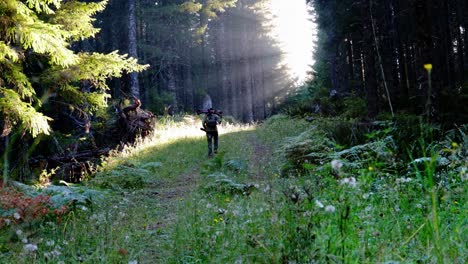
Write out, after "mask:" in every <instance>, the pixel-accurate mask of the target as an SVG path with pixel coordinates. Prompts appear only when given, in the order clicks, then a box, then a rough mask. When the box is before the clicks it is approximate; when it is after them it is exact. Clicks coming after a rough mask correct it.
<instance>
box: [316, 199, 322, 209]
mask: <svg viewBox="0 0 468 264" xmlns="http://www.w3.org/2000/svg"><path fill="white" fill-rule="evenodd" d="M315 205H316V206H317V207H319V208H323V207H324V205H323V203H322V202H320V201H319V200H315Z"/></svg>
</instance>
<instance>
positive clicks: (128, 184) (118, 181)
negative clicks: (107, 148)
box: [91, 165, 150, 190]
mask: <svg viewBox="0 0 468 264" xmlns="http://www.w3.org/2000/svg"><path fill="white" fill-rule="evenodd" d="M149 174H150V171H149V170H147V169H138V168H133V167H128V166H124V165H119V166H117V167H115V168H114V169H113V170H112V171H106V172H100V173H98V174H97V175H96V177H95V178H94V179H93V180H92V181H91V183H92V184H93V185H96V186H98V187H100V188H103V189H112V190H121V189H129V190H131V189H140V188H142V187H143V186H144V185H145V182H144V178H147V177H148V175H149Z"/></svg>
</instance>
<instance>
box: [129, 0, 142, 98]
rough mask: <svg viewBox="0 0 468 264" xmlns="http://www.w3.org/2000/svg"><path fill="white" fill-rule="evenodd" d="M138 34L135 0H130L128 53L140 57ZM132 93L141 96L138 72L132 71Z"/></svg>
mask: <svg viewBox="0 0 468 264" xmlns="http://www.w3.org/2000/svg"><path fill="white" fill-rule="evenodd" d="M136 34H137V27H136V17H135V0H128V54H129V55H130V56H131V57H133V58H138V54H137V36H136ZM130 93H131V94H132V95H133V96H135V97H137V98H140V88H139V86H138V73H136V72H131V73H130Z"/></svg>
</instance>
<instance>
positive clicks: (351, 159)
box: [0, 116, 468, 263]
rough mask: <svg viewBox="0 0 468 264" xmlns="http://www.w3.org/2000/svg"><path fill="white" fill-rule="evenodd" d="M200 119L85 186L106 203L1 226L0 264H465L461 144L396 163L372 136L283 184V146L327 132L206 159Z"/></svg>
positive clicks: (274, 128)
mask: <svg viewBox="0 0 468 264" xmlns="http://www.w3.org/2000/svg"><path fill="white" fill-rule="evenodd" d="M199 122H200V121H199V120H196V119H194V118H185V119H182V118H180V120H179V121H177V122H174V121H173V120H172V119H168V120H162V121H161V123H160V124H159V126H158V129H157V132H156V134H155V136H154V137H153V138H152V139H151V140H148V141H146V142H141V144H139V145H138V146H136V147H128V148H127V149H126V150H125V151H124V153H122V154H121V155H120V156H116V157H113V158H111V159H109V160H107V161H106V164H105V166H103V168H101V172H100V173H98V175H96V177H95V178H94V180H92V181H90V182H89V183H88V186H90V187H93V186H94V187H96V186H97V187H101V188H102V187H103V186H110V187H111V188H112V189H113V191H112V192H110V193H111V194H110V195H108V196H107V199H106V200H104V201H101V202H100V203H95V205H94V206H93V207H89V208H81V209H79V210H77V211H76V213H74V214H72V215H69V216H68V217H67V218H66V219H64V220H63V222H62V223H59V224H55V223H49V222H44V223H42V224H41V225H40V228H39V229H36V230H27V229H26V228H23V227H21V228H22V229H23V230H22V231H23V233H22V234H21V235H18V234H17V233H16V230H15V229H11V231H10V232H11V233H10V234H11V235H10V237H9V240H8V241H7V243H9V246H8V249H9V251H8V252H3V253H2V255H0V262H2V263H4V262H5V263H46V262H47V263H49V262H52V263H59V262H60V261H63V262H64V263H70V262H71V263H77V262H85V263H91V262H99V263H466V260H467V257H468V255H467V251H466V241H468V237H467V235H466V234H467V233H468V232H467V225H466V224H467V223H466V219H465V215H466V205H467V200H466V191H467V186H466V177H467V176H466V167H467V165H468V164H467V163H466V155H465V154H464V153H466V144H467V143H468V142H467V141H466V140H465V141H463V140H459V138H458V139H455V137H450V138H448V139H447V140H446V141H443V142H428V141H424V144H423V145H420V146H416V147H415V148H414V149H417V150H426V152H422V153H414V152H411V153H412V155H414V157H413V158H411V160H402V159H399V158H398V155H397V154H396V153H397V150H396V149H394V148H395V146H397V145H398V144H392V141H391V137H389V136H391V135H388V134H386V135H385V137H383V138H380V137H372V138H371V137H369V138H370V139H369V140H370V141H369V142H366V143H365V144H364V145H360V146H353V147H351V148H349V149H343V147H342V146H339V147H336V149H333V148H332V147H330V148H326V149H324V151H325V150H326V151H327V152H326V153H322V154H323V155H319V156H314V157H320V158H317V159H314V160H313V159H311V158H310V157H301V158H297V159H296V160H297V161H300V162H299V163H298V164H295V165H297V166H299V168H298V169H297V170H294V173H291V174H288V177H284V175H283V174H282V173H281V172H282V171H283V169H284V164H285V163H286V162H288V159H289V158H291V157H290V156H288V155H290V154H288V155H286V154H285V152H284V151H285V149H290V148H291V147H292V146H291V142H294V144H297V146H300V147H304V146H303V145H301V144H300V143H301V142H299V141H300V140H302V139H307V140H309V141H307V142H326V140H330V141H333V139H328V138H324V139H323V140H325V141H323V140H321V141H313V140H312V141H310V137H307V136H305V135H306V134H304V133H311V134H310V135H313V136H314V137H315V136H316V137H319V136H327V133H314V132H311V131H313V130H314V129H319V128H320V127H330V126H332V122H329V121H326V120H325V121H324V122H325V124H326V125H325V126H320V125H319V124H317V122H322V121H321V120H316V121H314V122H312V123H310V122H305V121H303V120H295V119H291V118H289V117H286V116H277V117H275V118H273V119H270V120H268V121H266V122H265V123H264V124H261V125H258V126H239V125H232V124H225V125H224V127H222V128H221V131H222V133H221V135H220V153H219V154H218V155H217V156H215V157H214V158H212V159H208V158H207V146H206V139H205V138H204V134H203V133H202V132H201V131H200V130H199V129H198V127H199ZM337 131H341V130H339V129H338V130H337ZM395 131H398V130H395ZM386 133H387V132H386ZM460 133H461V132H460ZM389 138H390V139H389ZM454 140H457V141H456V142H455V141H454ZM457 142H458V144H455V143H457ZM330 143H331V144H330V146H334V144H333V142H330ZM311 149H313V150H315V149H316V148H311ZM302 150H304V151H305V150H307V148H303V149H302ZM335 151H338V152H335ZM291 153H303V152H291ZM306 154H307V153H306ZM301 155H302V154H301ZM405 156H411V155H408V154H407V155H405ZM442 158H444V159H442ZM445 159H447V160H449V162H448V163H446V162H445ZM332 161H333V162H332ZM419 161H421V162H419ZM440 161H444V162H442V165H441V164H440ZM395 163H398V164H395ZM444 164H445V165H444ZM389 167H391V169H389ZM137 178H139V179H140V180H139V181H133V182H131V181H130V182H129V181H122V180H121V181H117V180H116V179H137ZM108 188H109V187H108ZM23 237H25V238H27V239H28V241H27V243H34V244H37V245H38V249H37V250H35V251H27V250H25V248H24V247H25V245H26V244H24V243H22V242H21V239H23ZM50 241H54V243H51V242H50ZM52 244H53V245H52ZM54 250H55V251H54ZM57 252H59V253H60V254H58V253H57Z"/></svg>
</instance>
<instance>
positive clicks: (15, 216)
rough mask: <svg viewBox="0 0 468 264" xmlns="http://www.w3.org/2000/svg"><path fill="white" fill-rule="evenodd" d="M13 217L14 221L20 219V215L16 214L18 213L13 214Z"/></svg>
mask: <svg viewBox="0 0 468 264" xmlns="http://www.w3.org/2000/svg"><path fill="white" fill-rule="evenodd" d="M13 217H14V218H15V219H16V220H18V219H20V218H21V215H20V214H18V213H14V214H13Z"/></svg>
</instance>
